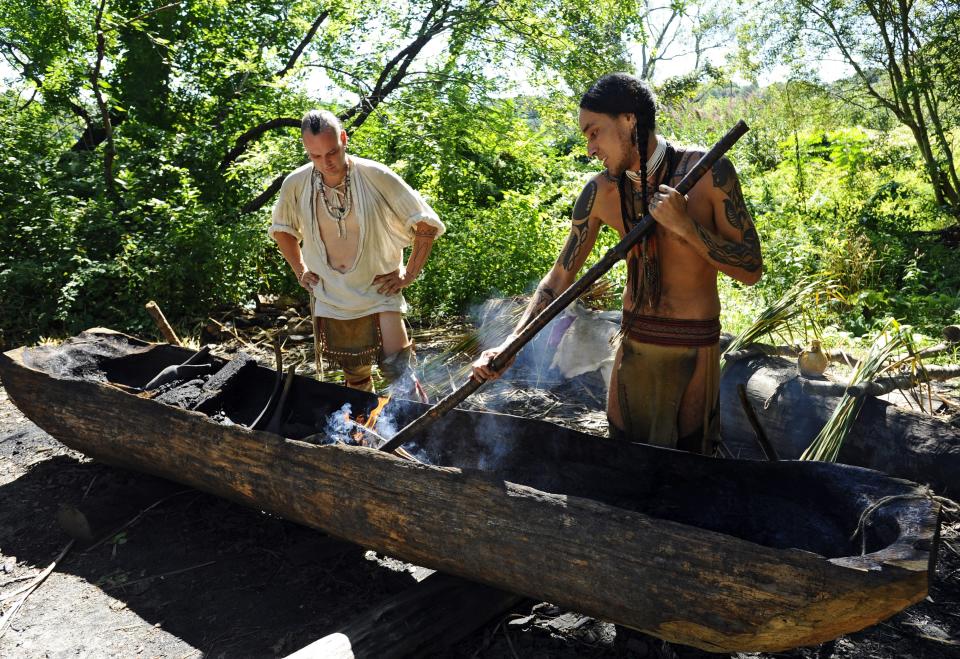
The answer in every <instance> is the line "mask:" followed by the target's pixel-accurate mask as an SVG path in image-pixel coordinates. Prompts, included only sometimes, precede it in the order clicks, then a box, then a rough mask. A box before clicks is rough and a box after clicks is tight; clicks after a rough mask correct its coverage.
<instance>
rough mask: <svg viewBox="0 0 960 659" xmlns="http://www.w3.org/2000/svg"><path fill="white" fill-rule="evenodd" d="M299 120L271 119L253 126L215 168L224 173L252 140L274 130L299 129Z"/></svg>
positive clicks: (288, 118) (286, 118) (238, 139)
mask: <svg viewBox="0 0 960 659" xmlns="http://www.w3.org/2000/svg"><path fill="white" fill-rule="evenodd" d="M300 122H301V120H300V119H293V118H290V117H279V118H277V119H271V120H269V121H265V122H263V123H262V124H259V125H258V126H254V127H253V128H251V129H249V130H248V131H247V132H245V133H244V134H243V135H241V136H240V137H238V138H237V140H236V142H235V143H234V146H233V148H232V149H230V150H229V151H228V152H227V154H226V155H225V156H224V157H223V160H221V161H220V166H219V167H218V168H217V169H218V170H219V171H221V172H222V171H224V170H225V169H226V168H227V167H229V166H230V165H231V163H233V162H234V161H235V160H236V159H237V158H239V157H240V155H241V154H242V153H243V152H244V151H246V150H247V145H249V144H250V143H251V142H253V141H254V140H257V139H259V138H260V137H262V136H263V135H264V134H265V133H267V132H268V131H271V130H273V129H275V128H300Z"/></svg>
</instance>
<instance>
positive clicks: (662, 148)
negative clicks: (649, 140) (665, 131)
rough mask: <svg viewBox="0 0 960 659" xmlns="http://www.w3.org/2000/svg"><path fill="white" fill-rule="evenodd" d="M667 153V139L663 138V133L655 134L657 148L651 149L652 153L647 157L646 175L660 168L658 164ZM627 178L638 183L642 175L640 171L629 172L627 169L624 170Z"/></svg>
mask: <svg viewBox="0 0 960 659" xmlns="http://www.w3.org/2000/svg"><path fill="white" fill-rule="evenodd" d="M666 153H667V140H665V139H664V138H663V135H657V148H656V149H654V150H653V155H651V156H650V157H649V158H647V176H648V177H649V176H653V175H654V174H656V172H657V170H658V169H659V168H660V165H662V164H663V157H664V155H666ZM626 174H627V178H628V179H630V180H631V181H633V182H634V183H640V182H641V181H643V176H641V174H640V172H631V171H630V170H629V169H628V170H626Z"/></svg>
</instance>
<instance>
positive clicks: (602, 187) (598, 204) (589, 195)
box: [573, 172, 617, 222]
mask: <svg viewBox="0 0 960 659" xmlns="http://www.w3.org/2000/svg"><path fill="white" fill-rule="evenodd" d="M616 194H617V183H616V179H613V180H611V179H610V178H608V177H607V176H606V172H602V173H600V174H596V175H595V176H593V177H591V178H590V180H589V181H587V182H586V184H584V186H583V190H581V191H580V195H579V196H578V197H577V201H576V203H575V204H574V205H573V221H574V222H582V221H583V220H586V219H589V218H591V217H595V218H599V219H602V216H603V215H604V207H605V206H606V205H607V204H608V203H609V199H610V197H611V195H616Z"/></svg>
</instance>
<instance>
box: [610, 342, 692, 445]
mask: <svg viewBox="0 0 960 659" xmlns="http://www.w3.org/2000/svg"><path fill="white" fill-rule="evenodd" d="M621 352H622V354H621V355H620V363H619V366H618V368H617V378H616V389H615V390H613V389H611V392H610V393H611V395H612V396H616V397H617V403H618V407H619V413H620V417H621V419H622V422H623V430H624V431H625V433H626V436H627V437H628V438H629V439H630V441H633V442H643V443H647V444H654V445H656V446H665V447H668V448H676V446H677V437H678V433H677V430H678V428H677V420H678V413H679V410H680V404H681V400H682V397H683V394H684V391H685V390H686V388H687V384H688V382H689V380H690V377H691V375H692V374H693V371H694V368H695V366H696V358H697V349H696V348H686V347H678V346H660V345H653V344H649V343H643V342H640V341H634V340H631V339H629V338H625V339H624V340H623V342H622V345H621ZM611 419H613V421H614V422H615V421H616V419H615V418H613V416H612V415H611Z"/></svg>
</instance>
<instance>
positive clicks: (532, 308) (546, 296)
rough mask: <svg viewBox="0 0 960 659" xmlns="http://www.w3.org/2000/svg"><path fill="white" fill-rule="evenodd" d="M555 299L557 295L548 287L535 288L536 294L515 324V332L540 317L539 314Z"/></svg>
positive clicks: (541, 285)
mask: <svg viewBox="0 0 960 659" xmlns="http://www.w3.org/2000/svg"><path fill="white" fill-rule="evenodd" d="M556 299H557V293H556V291H554V290H553V289H552V288H550V287H549V286H544V285H543V284H540V285H539V286H537V290H536V292H535V293H534V294H533V299H531V300H530V304H529V305H527V310H526V311H524V312H523V317H522V318H521V319H520V322H519V323H517V329H516V330H515V331H517V332H519V331H520V330H522V329H523V328H524V327H526V326H527V324H528V323H529V322H530V321H531V320H533V319H534V318H536V317H537V316H538V315H540V312H541V311H543V310H544V309H546V308H547V307H549V306H550V303H551V302H553V301H554V300H556Z"/></svg>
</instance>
